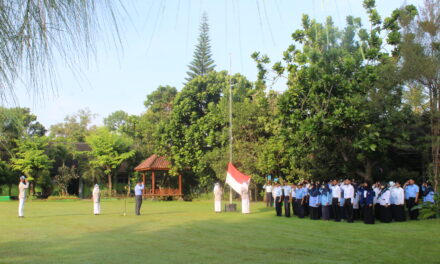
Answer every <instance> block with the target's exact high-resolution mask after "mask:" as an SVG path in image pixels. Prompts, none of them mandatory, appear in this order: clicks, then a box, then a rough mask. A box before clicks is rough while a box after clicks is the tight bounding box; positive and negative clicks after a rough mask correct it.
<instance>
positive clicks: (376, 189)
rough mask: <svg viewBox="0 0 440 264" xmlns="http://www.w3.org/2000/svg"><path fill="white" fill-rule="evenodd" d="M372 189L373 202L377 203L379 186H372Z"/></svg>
mask: <svg viewBox="0 0 440 264" xmlns="http://www.w3.org/2000/svg"><path fill="white" fill-rule="evenodd" d="M373 191H374V194H375V195H374V198H373V203H374V204H377V203H379V201H378V200H377V197H379V193H380V188H377V187H374V188H373Z"/></svg>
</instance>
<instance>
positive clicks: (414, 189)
mask: <svg viewBox="0 0 440 264" xmlns="http://www.w3.org/2000/svg"><path fill="white" fill-rule="evenodd" d="M403 188H404V189H405V195H406V197H407V204H406V207H407V208H408V214H409V217H410V219H411V220H417V217H418V215H419V211H418V210H412V208H413V207H414V206H416V205H417V203H418V202H419V186H417V185H416V184H414V180H413V179H410V180H409V181H407V182H406V183H405V185H404V186H403Z"/></svg>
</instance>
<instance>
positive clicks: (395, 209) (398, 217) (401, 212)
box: [391, 204, 406, 222]
mask: <svg viewBox="0 0 440 264" xmlns="http://www.w3.org/2000/svg"><path fill="white" fill-rule="evenodd" d="M391 215H392V218H393V220H394V221H396V222H403V221H405V220H406V216H405V208H404V207H403V204H401V205H397V204H393V205H391Z"/></svg>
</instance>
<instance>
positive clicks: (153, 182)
mask: <svg viewBox="0 0 440 264" xmlns="http://www.w3.org/2000/svg"><path fill="white" fill-rule="evenodd" d="M155 181H156V179H155V176H154V171H151V194H153V195H154V192H155V191H154V189H155Z"/></svg>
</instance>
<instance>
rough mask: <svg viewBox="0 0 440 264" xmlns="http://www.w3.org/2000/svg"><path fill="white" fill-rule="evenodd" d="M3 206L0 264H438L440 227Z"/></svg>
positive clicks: (80, 204) (194, 209)
mask: <svg viewBox="0 0 440 264" xmlns="http://www.w3.org/2000/svg"><path fill="white" fill-rule="evenodd" d="M17 205H18V202H0V263H413V264H414V263H440V221H439V220H428V221H417V222H406V223H392V224H376V225H374V226H371V225H364V224H362V223H360V222H358V223H355V224H347V223H334V222H324V221H312V220H309V219H297V218H290V219H288V218H285V217H282V218H279V217H275V216H274V215H275V213H274V212H273V211H272V210H267V209H266V208H265V207H264V205H263V204H262V203H254V204H251V210H252V214H250V215H241V214H240V213H221V214H215V213H214V212H213V204H212V203H211V202H151V201H149V202H144V204H143V207H142V212H143V214H142V215H141V216H138V217H137V216H134V215H133V211H134V203H133V201H132V200H130V201H129V202H128V203H127V208H128V215H127V216H123V215H122V213H123V208H124V201H123V200H119V201H118V200H116V201H115V200H113V201H103V202H102V205H101V206H102V213H103V214H102V215H101V216H93V214H92V203H91V202H90V201H73V202H64V201H28V202H27V204H26V218H24V219H19V218H17Z"/></svg>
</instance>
